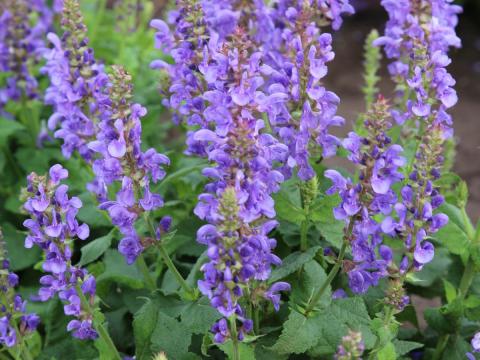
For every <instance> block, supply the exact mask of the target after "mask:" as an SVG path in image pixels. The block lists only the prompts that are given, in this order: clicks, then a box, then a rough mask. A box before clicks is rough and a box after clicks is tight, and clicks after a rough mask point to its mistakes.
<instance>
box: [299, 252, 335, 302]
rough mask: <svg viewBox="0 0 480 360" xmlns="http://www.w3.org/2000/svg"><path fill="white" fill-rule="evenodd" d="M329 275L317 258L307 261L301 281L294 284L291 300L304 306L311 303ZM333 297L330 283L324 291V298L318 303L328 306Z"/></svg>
mask: <svg viewBox="0 0 480 360" xmlns="http://www.w3.org/2000/svg"><path fill="white" fill-rule="evenodd" d="M326 278H327V275H326V274H325V270H323V268H322V267H321V266H320V264H318V263H317V262H316V261H315V260H311V261H309V262H308V263H306V264H305V265H304V267H303V270H302V272H301V275H300V279H299V281H296V282H295V283H293V284H292V291H291V302H292V303H295V304H297V305H299V306H300V307H304V306H305V305H306V304H309V302H310V300H311V298H312V296H313V294H315V293H316V292H317V290H318V289H319V288H320V287H321V286H322V285H323V284H324V282H325V280H326ZM331 299H332V290H331V287H330V285H329V286H328V287H327V289H326V290H325V291H324V293H323V295H322V298H321V299H320V301H319V302H318V303H317V304H316V306H319V307H322V306H323V307H325V306H327V305H328V304H329V303H330V301H331Z"/></svg>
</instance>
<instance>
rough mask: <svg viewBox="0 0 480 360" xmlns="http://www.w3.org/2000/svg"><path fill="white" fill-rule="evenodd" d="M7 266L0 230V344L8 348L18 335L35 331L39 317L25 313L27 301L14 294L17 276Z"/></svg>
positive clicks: (8, 263)
mask: <svg viewBox="0 0 480 360" xmlns="http://www.w3.org/2000/svg"><path fill="white" fill-rule="evenodd" d="M9 267H10V262H9V261H8V259H7V250H6V248H5V243H4V240H3V234H2V232H1V231H0V299H1V301H0V344H1V345H2V346H6V347H9V348H10V347H13V346H15V345H16V344H17V343H18V341H19V336H24V335H25V334H28V333H30V332H32V331H35V329H36V328H37V326H38V324H39V323H40V318H39V317H38V316H37V315H36V314H33V313H32V314H27V313H26V305H27V302H26V301H23V300H22V297H21V296H20V295H18V294H15V290H14V288H15V286H17V285H18V281H19V279H18V276H17V275H16V274H15V273H13V272H10V271H9ZM15 322H17V323H16V324H15ZM17 331H18V332H19V333H18V332H17Z"/></svg>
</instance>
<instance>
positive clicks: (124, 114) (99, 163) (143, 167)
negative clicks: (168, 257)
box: [87, 66, 171, 264]
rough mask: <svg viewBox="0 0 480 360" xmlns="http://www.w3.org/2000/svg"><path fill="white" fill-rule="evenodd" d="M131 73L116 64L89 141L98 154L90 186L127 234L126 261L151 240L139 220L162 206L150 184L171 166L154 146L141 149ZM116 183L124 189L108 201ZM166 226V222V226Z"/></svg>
mask: <svg viewBox="0 0 480 360" xmlns="http://www.w3.org/2000/svg"><path fill="white" fill-rule="evenodd" d="M131 80H132V79H131V76H130V75H129V74H128V73H127V72H126V71H125V70H124V69H123V68H121V67H117V66H114V67H113V74H112V75H111V79H110V84H111V86H110V89H109V97H110V101H109V103H108V104H104V111H105V114H108V116H104V117H103V118H102V120H101V122H100V123H99V124H98V131H97V133H96V134H95V136H96V138H95V140H93V141H91V142H89V143H88V144H87V146H88V148H89V149H91V150H92V151H93V153H94V154H95V156H94V157H95V160H94V161H93V170H94V172H95V175H96V178H95V180H94V181H93V182H92V183H90V184H89V185H88V188H89V190H90V191H91V192H93V193H95V194H96V196H97V199H98V200H99V202H100V206H99V207H100V209H103V210H107V211H108V214H109V215H110V218H111V219H112V223H113V224H114V225H116V226H117V227H118V228H119V230H120V232H121V233H122V234H123V236H124V237H123V239H122V240H121V241H120V244H119V247H118V249H119V251H120V253H122V255H123V256H124V257H125V259H126V261H127V263H128V264H132V263H133V262H135V260H136V259H137V257H138V256H139V255H140V254H141V253H142V252H143V250H144V249H145V247H146V246H148V244H146V243H142V239H141V238H140V236H139V235H138V234H137V231H136V229H135V223H136V221H137V220H138V218H139V215H141V214H142V213H147V212H151V211H153V210H156V209H158V208H160V207H162V206H163V199H162V197H161V196H160V195H159V194H155V193H152V192H151V191H150V185H151V183H157V182H158V181H160V180H161V179H163V178H164V176H165V170H164V169H163V166H165V165H169V163H170V161H169V159H168V157H166V156H165V155H163V154H159V153H158V152H157V151H156V150H155V149H148V150H147V151H145V152H143V151H142V148H141V146H142V140H141V136H142V125H141V121H140V120H141V117H143V116H145V114H146V109H145V108H144V107H142V106H141V105H140V104H132V103H131V99H132V96H133V94H132V85H131ZM115 183H117V184H118V185H119V186H120V188H119V190H118V191H117V193H116V196H115V200H109V197H108V189H109V188H111V187H113V186H114V184H115ZM169 221H170V222H171V219H170V220H168V218H164V219H163V222H162V223H161V224H160V230H161V231H160V232H161V233H162V232H167V231H168V228H169V227H170V225H169V224H168V222H169ZM167 225H168V226H167Z"/></svg>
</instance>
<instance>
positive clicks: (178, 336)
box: [151, 312, 192, 360]
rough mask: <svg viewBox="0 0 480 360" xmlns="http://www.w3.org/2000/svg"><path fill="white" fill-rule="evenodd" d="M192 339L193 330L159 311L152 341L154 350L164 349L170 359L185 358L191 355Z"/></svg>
mask: <svg viewBox="0 0 480 360" xmlns="http://www.w3.org/2000/svg"><path fill="white" fill-rule="evenodd" d="M191 341H192V333H191V331H190V330H189V329H188V328H187V327H186V326H185V325H184V324H182V323H181V322H179V321H178V320H176V319H174V318H173V317H170V316H168V315H166V314H164V313H162V312H158V315H157V321H156V326H155V329H154V330H153V333H152V337H151V342H152V350H153V351H154V352H160V351H163V352H165V353H166V355H167V358H168V359H178V360H183V359H186V358H188V357H190V355H189V352H188V347H189V346H190V343H191Z"/></svg>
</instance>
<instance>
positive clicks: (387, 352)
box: [377, 342, 397, 360]
mask: <svg viewBox="0 0 480 360" xmlns="http://www.w3.org/2000/svg"><path fill="white" fill-rule="evenodd" d="M377 359H378V360H396V359H397V354H396V353H395V345H393V343H392V342H389V343H387V344H386V345H385V346H384V347H383V348H381V349H380V351H379V352H378V353H377Z"/></svg>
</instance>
